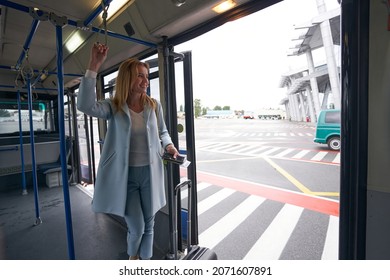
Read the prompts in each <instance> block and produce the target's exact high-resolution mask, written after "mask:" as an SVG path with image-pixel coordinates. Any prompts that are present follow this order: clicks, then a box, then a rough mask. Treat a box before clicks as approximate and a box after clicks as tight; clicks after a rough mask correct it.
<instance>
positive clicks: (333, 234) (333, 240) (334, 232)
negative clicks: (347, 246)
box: [321, 216, 339, 260]
mask: <svg viewBox="0 0 390 280" xmlns="http://www.w3.org/2000/svg"><path fill="white" fill-rule="evenodd" d="M338 233H339V218H338V217H334V216H329V225H328V231H327V233H326V239H325V245H324V250H323V251H322V257H321V259H322V260H337V259H338V248H339V239H338V236H339V234H338Z"/></svg>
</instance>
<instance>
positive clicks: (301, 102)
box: [298, 92, 307, 122]
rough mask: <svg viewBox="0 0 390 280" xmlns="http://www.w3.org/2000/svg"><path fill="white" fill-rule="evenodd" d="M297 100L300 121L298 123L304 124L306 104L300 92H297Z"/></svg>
mask: <svg viewBox="0 0 390 280" xmlns="http://www.w3.org/2000/svg"><path fill="white" fill-rule="evenodd" d="M298 98H299V103H300V104H301V120H300V121H303V122H305V121H306V115H307V114H306V110H305V109H306V104H305V98H304V96H303V94H302V92H299V93H298Z"/></svg>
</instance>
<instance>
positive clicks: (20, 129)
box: [18, 90, 27, 195]
mask: <svg viewBox="0 0 390 280" xmlns="http://www.w3.org/2000/svg"><path fill="white" fill-rule="evenodd" d="M18 113H19V142H20V161H21V163H22V194H23V195H26V194H27V187H26V174H25V170H24V151H23V128H22V114H21V104H20V91H19V90H18Z"/></svg>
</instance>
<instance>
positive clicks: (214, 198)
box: [198, 188, 236, 215]
mask: <svg viewBox="0 0 390 280" xmlns="http://www.w3.org/2000/svg"><path fill="white" fill-rule="evenodd" d="M235 192H236V191H235V190H232V189H228V188H223V189H221V190H220V191H218V192H216V193H215V194H213V195H211V196H209V197H208V198H206V199H203V200H202V201H200V202H198V215H200V214H202V213H204V212H206V211H207V210H209V209H210V208H211V207H213V206H214V205H216V204H218V203H219V202H221V201H222V200H224V199H226V198H227V197H228V196H230V195H231V194H233V193H235Z"/></svg>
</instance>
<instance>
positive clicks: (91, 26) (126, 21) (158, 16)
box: [0, 0, 280, 95]
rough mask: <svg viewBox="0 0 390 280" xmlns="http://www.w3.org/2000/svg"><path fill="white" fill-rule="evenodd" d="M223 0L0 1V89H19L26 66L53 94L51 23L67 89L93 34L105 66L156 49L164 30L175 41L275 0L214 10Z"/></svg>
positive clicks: (242, 0)
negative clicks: (105, 50)
mask: <svg viewBox="0 0 390 280" xmlns="http://www.w3.org/2000/svg"><path fill="white" fill-rule="evenodd" d="M222 2H224V1H222V0H210V1H201V0H192V1H185V0H148V1H137V0H95V1H80V0H68V1H52V0H41V1H38V0H35V1H27V0H14V1H7V0H0V8H1V13H0V74H1V75H0V91H3V90H4V89H5V90H7V91H17V90H18V89H19V88H20V85H19V84H18V79H19V80H20V77H18V75H20V72H21V71H20V70H21V69H24V70H25V71H27V72H29V73H30V74H31V76H33V80H32V82H33V84H34V88H35V90H36V91H38V92H43V93H48V94H51V95H53V94H56V88H57V85H56V83H57V75H56V74H57V69H56V67H57V63H56V60H57V47H56V40H55V38H56V28H55V27H56V26H61V27H62V41H63V67H64V71H63V73H64V84H65V87H66V88H71V87H74V86H76V85H77V84H78V82H79V77H80V76H82V75H83V74H84V72H85V68H84V66H85V65H87V62H88V59H89V50H90V47H91V45H92V44H93V43H94V42H96V41H99V42H106V43H107V44H108V45H109V47H110V55H109V57H108V58H107V60H106V62H105V64H104V65H103V67H102V71H105V70H108V69H110V68H112V67H115V66H117V65H118V64H119V63H120V62H121V61H123V60H124V59H126V58H127V57H130V56H137V55H140V54H146V53H153V52H156V49H157V48H158V47H159V46H160V45H161V43H162V42H163V37H165V38H168V39H167V40H166V42H167V43H168V44H169V45H177V44H180V43H182V42H185V41H187V40H190V39H192V38H195V37H197V36H199V35H201V34H203V33H205V32H208V31H210V30H212V29H214V28H217V27H218V26H220V25H222V24H224V23H226V22H228V21H232V20H236V19H238V18H241V17H244V16H246V15H249V14H251V13H254V12H257V11H259V10H261V9H263V8H266V7H268V6H270V5H273V4H275V3H277V2H280V0H262V1H254V0H234V1H233V0H227V1H225V2H227V4H229V3H230V4H232V7H231V9H229V10H227V11H224V12H219V13H217V12H215V11H214V10H215V8H216V7H217V5H218V4H221V3H222ZM225 4H226V3H225ZM31 5H34V6H31ZM59 11H61V12H59ZM104 12H106V14H105V13H104ZM60 13H61V14H60ZM102 14H103V15H104V14H105V15H106V16H102Z"/></svg>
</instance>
